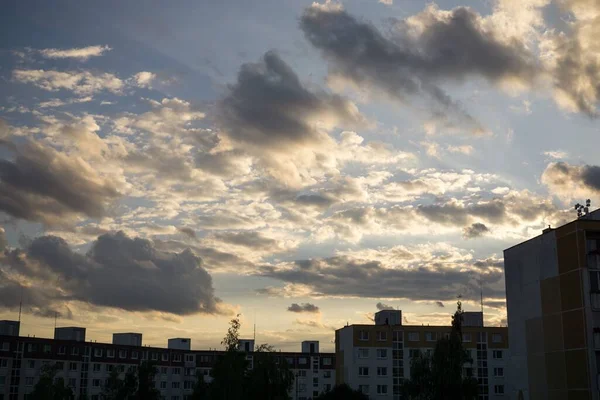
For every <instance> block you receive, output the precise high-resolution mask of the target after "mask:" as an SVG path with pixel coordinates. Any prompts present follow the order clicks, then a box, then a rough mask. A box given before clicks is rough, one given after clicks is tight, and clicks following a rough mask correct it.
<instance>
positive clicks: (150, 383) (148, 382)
mask: <svg viewBox="0 0 600 400" xmlns="http://www.w3.org/2000/svg"><path fill="white" fill-rule="evenodd" d="M157 373H158V369H157V368H156V365H154V364H153V363H150V362H143V363H142V364H140V367H139V368H138V374H137V377H138V390H137V392H136V393H135V397H134V398H135V399H136V400H160V398H161V396H160V392H159V391H158V389H156V386H155V383H154V377H155V376H156V374H157Z"/></svg>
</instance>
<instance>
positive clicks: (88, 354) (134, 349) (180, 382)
mask: <svg viewBox="0 0 600 400" xmlns="http://www.w3.org/2000/svg"><path fill="white" fill-rule="evenodd" d="M5 343H6V344H7V346H6V345H5ZM4 349H6V350H4ZM220 354H222V352H219V351H205V350H192V351H186V350H178V349H164V348H158V347H139V346H124V345H113V344H106V343H92V342H74V341H63V340H54V339H43V338H24V337H9V336H0V400H13V399H14V400H24V398H25V395H26V394H28V393H31V392H32V391H33V386H34V385H35V384H36V383H37V381H38V380H39V376H40V371H41V368H42V366H43V365H44V364H45V363H50V364H55V363H57V362H58V363H62V369H61V372H60V373H59V376H62V377H63V378H64V379H65V381H66V383H67V384H70V386H72V388H73V391H74V393H75V394H76V395H77V396H78V395H79V394H80V393H84V392H85V393H87V395H88V398H89V399H90V400H95V399H96V397H95V396H99V394H100V393H101V391H102V386H103V385H104V384H105V381H106V379H108V377H109V375H110V372H111V369H112V368H117V369H118V370H119V371H120V372H122V373H123V374H124V373H125V372H126V371H128V370H129V369H130V368H138V367H139V365H140V364H141V363H142V362H143V361H146V360H148V361H152V362H154V363H156V365H157V368H158V374H157V375H156V377H155V382H156V387H157V389H159V390H160V392H161V394H162V395H163V396H164V398H166V399H168V400H184V399H185V396H187V395H190V394H191V393H192V391H193V386H194V384H195V382H196V372H197V371H198V372H200V373H202V374H203V375H204V377H205V378H204V379H205V380H207V381H210V376H209V375H210V370H211V368H212V366H213V365H214V362H215V361H216V360H217V357H218V356H219V355H220ZM274 357H276V360H278V361H277V362H282V360H284V359H285V360H286V361H287V362H288V363H289V365H290V366H291V367H290V368H291V371H292V373H293V374H294V377H295V379H294V384H293V385H292V388H291V390H290V395H291V397H292V398H293V399H295V400H307V399H309V398H312V397H314V394H315V393H321V392H323V391H326V390H330V389H331V388H333V386H334V385H335V365H336V364H335V363H336V361H335V354H333V353H316V354H305V353H276V354H274ZM247 358H248V359H249V361H250V362H251V361H252V353H248V354H247ZM13 376H14V377H18V379H11V377H13ZM1 377H4V379H2V378H1ZM2 382H4V383H3V384H2ZM11 383H13V384H12V385H11ZM296 383H298V385H296ZM11 391H12V392H14V393H13V395H12V396H11Z"/></svg>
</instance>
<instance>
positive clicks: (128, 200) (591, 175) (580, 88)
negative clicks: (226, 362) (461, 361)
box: [0, 0, 600, 351]
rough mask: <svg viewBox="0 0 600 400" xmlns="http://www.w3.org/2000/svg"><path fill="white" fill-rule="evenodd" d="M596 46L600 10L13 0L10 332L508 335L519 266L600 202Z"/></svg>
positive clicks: (9, 47)
mask: <svg viewBox="0 0 600 400" xmlns="http://www.w3.org/2000/svg"><path fill="white" fill-rule="evenodd" d="M598 32H600V4H599V3H598V2H597V1H596V0H554V1H551V0H487V1H471V2H468V1H467V2H456V1H440V2H437V3H429V2H421V1H416V0H380V1H377V0H342V1H322V2H316V3H313V2H312V1H304V0H261V1H248V0H222V1H213V0H203V1H185V0H178V1H172V2H162V1H155V0H148V1H140V0H132V1H127V2H121V1H116V0H111V1H104V2H91V1H90V2H88V1H81V2H77V3H73V2H70V1H56V2H52V3H51V4H50V3H49V2H46V1H41V0H40V1H30V0H25V1H23V0H19V1H15V0H8V1H4V2H3V4H2V12H1V13H0V221H1V224H2V230H1V231H0V251H1V254H0V319H17V318H18V312H19V304H20V302H21V300H22V310H23V313H22V318H21V320H22V328H21V333H22V334H23V335H36V336H43V337H51V336H52V332H53V331H52V329H53V327H54V325H55V323H56V324H57V325H58V326H84V327H86V328H87V338H88V339H90V340H97V341H106V342H108V341H110V340H111V334H112V333H113V332H131V331H134V332H141V333H143V334H144V343H145V344H148V345H158V346H166V343H167V339H168V338H170V337H189V338H191V339H192V348H195V349H207V348H220V341H221V339H222V338H223V336H224V334H225V332H226V330H227V325H228V322H229V320H230V319H231V318H233V317H234V316H235V315H237V314H239V315H240V319H241V322H242V336H244V337H252V336H253V335H254V326H256V340H257V343H265V342H266V343H270V344H272V345H274V346H275V347H276V348H280V349H281V350H284V351H299V348H300V342H301V341H303V340H319V341H321V349H322V350H325V351H332V350H333V348H334V343H333V339H334V330H335V329H338V328H341V327H343V326H344V325H346V324H348V323H349V324H353V323H354V324H370V323H372V318H373V314H374V312H376V311H378V310H381V309H387V308H396V309H401V310H402V312H403V321H404V323H405V324H419V325H420V324H431V325H436V324H437V325H439V324H444V325H445V324H449V322H450V315H451V314H452V312H453V311H454V310H455V307H456V304H455V303H456V301H457V298H458V296H460V298H461V299H462V302H463V307H464V308H465V309H466V310H472V311H477V310H480V308H481V305H480V299H481V294H483V307H484V313H485V323H486V324H487V325H494V326H499V325H502V326H505V325H506V324H507V316H506V305H505V290H504V286H505V285H504V272H503V255H502V254H503V253H502V252H503V250H504V249H506V248H508V247H510V246H513V245H515V244H517V243H519V242H521V241H524V240H527V239H529V238H531V237H534V236H536V235H538V234H540V233H541V231H542V229H544V228H545V227H547V226H548V225H551V226H558V225H560V224H563V223H565V222H567V221H569V220H572V219H574V218H575V217H576V214H575V212H574V211H573V205H574V204H575V203H577V202H580V203H581V202H584V201H585V200H586V199H591V201H592V208H595V207H594V205H597V204H600V160H599V159H598V150H597V145H598V143H600V141H599V139H598V127H599V124H598V113H599V111H598V103H599V100H600V42H598V41H597V40H594V38H596V37H597V35H598ZM508 323H510V321H508Z"/></svg>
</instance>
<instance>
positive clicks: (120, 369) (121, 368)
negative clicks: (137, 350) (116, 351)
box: [117, 364, 125, 372]
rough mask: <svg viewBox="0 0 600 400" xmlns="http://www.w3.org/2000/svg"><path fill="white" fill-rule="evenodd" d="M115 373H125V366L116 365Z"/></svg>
mask: <svg viewBox="0 0 600 400" xmlns="http://www.w3.org/2000/svg"><path fill="white" fill-rule="evenodd" d="M117 371H119V372H125V366H124V365H123V364H121V365H117Z"/></svg>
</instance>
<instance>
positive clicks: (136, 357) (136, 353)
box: [131, 351, 139, 360]
mask: <svg viewBox="0 0 600 400" xmlns="http://www.w3.org/2000/svg"><path fill="white" fill-rule="evenodd" d="M138 357H139V355H138V352H137V351H132V352H131V358H132V359H133V360H137V359H138Z"/></svg>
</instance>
